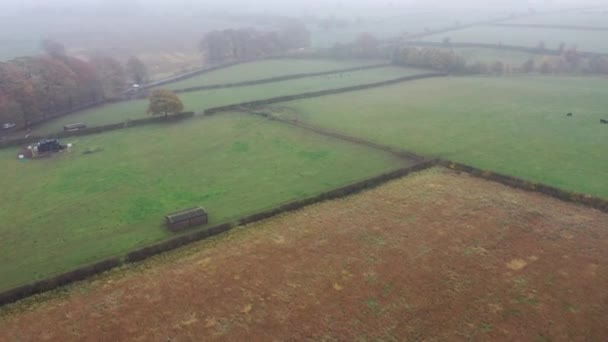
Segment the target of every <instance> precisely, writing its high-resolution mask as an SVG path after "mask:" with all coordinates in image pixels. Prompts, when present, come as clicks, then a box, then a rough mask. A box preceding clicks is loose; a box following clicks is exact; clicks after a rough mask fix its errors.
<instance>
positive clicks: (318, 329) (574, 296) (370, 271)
mask: <svg viewBox="0 0 608 342" xmlns="http://www.w3.org/2000/svg"><path fill="white" fill-rule="evenodd" d="M607 245H608V215H607V214H604V213H601V212H599V211H596V210H591V209H588V208H583V207H580V206H575V205H571V204H567V203H563V202H559V201H557V200H554V199H551V198H548V197H545V196H543V195H539V194H532V193H525V192H522V191H516V190H512V189H510V188H507V187H504V186H502V185H498V184H495V183H491V182H486V181H480V180H478V179H474V178H471V177H469V176H466V175H457V174H455V173H452V172H450V171H447V170H443V169H433V170H430V171H425V172H422V173H420V174H416V175H412V176H410V177H407V178H404V179H402V180H399V181H395V182H391V183H389V184H388V185H386V186H383V187H380V188H377V189H375V190H371V191H368V192H365V193H363V194H360V195H356V196H353V197H349V198H347V199H344V200H338V201H333V202H328V203H323V204H320V205H316V206H312V207H309V208H306V209H305V210H301V211H298V212H295V213H292V214H287V215H284V216H281V217H279V218H276V219H272V220H269V221H267V222H264V223H261V224H255V225H251V226H248V227H245V228H242V229H237V230H235V231H233V232H231V233H229V234H227V235H225V236H221V237H218V238H215V239H212V240H209V241H206V242H202V243H199V244H196V245H194V246H192V247H188V248H186V249H184V250H181V251H178V252H176V253H171V254H168V255H165V256H162V257H159V258H155V259H153V260H151V261H150V262H146V263H143V264H141V265H139V266H136V267H132V268H128V269H125V270H118V271H115V272H112V273H110V274H108V275H105V276H102V277H100V278H97V279H96V280H94V281H91V282H87V283H84V284H80V285H76V286H73V287H70V288H69V289H68V290H67V292H66V291H63V293H55V294H51V295H45V296H44V297H43V298H44V300H43V299H39V300H38V302H39V303H33V301H31V300H30V301H27V302H24V303H21V304H18V305H17V306H13V307H9V308H8V309H5V310H4V311H3V312H0V313H1V314H2V316H0V341H12V340H16V341H41V340H56V341H70V340H84V339H86V340H99V341H112V340H115V341H118V340H130V341H131V340H141V341H168V340H170V341H187V340H207V339H211V338H216V339H223V340H245V339H248V340H298V341H299V340H306V339H312V340H348V341H358V340H360V341H365V340H376V339H381V340H385V341H393V340H394V341H397V340H398V341H402V340H412V341H416V340H431V341H433V340H437V341H445V340H450V341H454V340H493V341H496V340H505V341H577V340H581V341H582V340H586V341H601V340H604V339H605V337H606V336H608V326H606V324H605V321H606V317H608V288H607V287H606V284H608V269H607V267H608V266H606V265H608V249H606V246H607Z"/></svg>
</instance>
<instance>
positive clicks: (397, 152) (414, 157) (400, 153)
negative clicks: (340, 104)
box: [246, 111, 428, 162]
mask: <svg viewBox="0 0 608 342" xmlns="http://www.w3.org/2000/svg"><path fill="white" fill-rule="evenodd" d="M246 113H248V114H252V115H257V116H261V117H264V118H267V119H269V120H273V121H278V122H281V123H284V124H287V125H290V126H295V127H298V128H302V129H306V130H309V131H312V132H315V133H317V134H321V135H324V136H327V137H331V138H335V139H339V140H343V141H346V142H349V143H351V144H357V145H362V146H365V147H369V148H372V149H375V150H379V151H383V152H386V153H389V154H392V155H394V156H396V157H397V158H402V159H407V160H411V161H415V162H423V161H426V160H428V159H427V158H426V157H424V156H421V155H418V154H416V153H413V152H410V151H405V150H402V149H398V148H394V147H391V146H387V145H382V144H378V143H375V142H371V141H368V140H365V139H361V138H358V137H354V136H352V135H347V134H343V133H340V132H337V131H334V130H330V129H327V128H324V127H320V126H316V125H312V124H309V123H304V122H300V121H296V120H290V119H283V118H280V117H277V116H275V115H272V114H269V113H265V112H258V111H249V112H246Z"/></svg>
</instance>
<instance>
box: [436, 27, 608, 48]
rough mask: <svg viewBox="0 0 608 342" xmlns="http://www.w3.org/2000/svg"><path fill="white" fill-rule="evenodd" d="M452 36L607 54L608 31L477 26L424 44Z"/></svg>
mask: <svg viewBox="0 0 608 342" xmlns="http://www.w3.org/2000/svg"><path fill="white" fill-rule="evenodd" d="M445 37H450V38H451V39H452V41H453V42H460V43H487V44H499V43H501V42H502V43H503V44H505V45H517V46H525V47H536V46H538V43H539V42H540V41H544V42H545V46H546V47H547V49H557V48H558V47H559V45H560V43H561V42H564V43H565V44H566V46H567V47H570V46H577V47H578V49H579V51H589V52H598V53H608V39H607V38H608V32H601V31H599V32H596V31H574V30H561V29H545V28H542V29H541V28H526V27H498V26H476V27H471V28H466V29H462V30H458V31H452V32H447V33H442V34H437V35H433V36H428V37H425V38H424V40H425V41H433V42H441V41H442V40H443V39H444V38H445Z"/></svg>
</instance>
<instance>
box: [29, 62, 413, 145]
mask: <svg viewBox="0 0 608 342" xmlns="http://www.w3.org/2000/svg"><path fill="white" fill-rule="evenodd" d="M422 72H424V71H420V70H417V69H408V68H401V67H386V68H381V69H370V70H362V71H356V72H350V73H344V74H337V75H329V76H318V77H310V78H303V79H297V80H291V81H284V82H276V83H268V84H262V85H257V86H251V87H238V88H228V89H216V90H206V91H197V92H189V93H183V94H180V97H181V99H182V101H183V102H184V106H185V110H187V111H196V112H201V111H203V110H204V109H206V108H211V107H216V106H222V105H227V104H231V103H238V102H244V101H253V100H258V99H263V98H269V97H276V96H283V95H292V94H298V93H304V92H310V91H317V90H324V89H333V88H341V87H348V86H353V85H357V84H363V83H373V82H381V81H384V80H388V79H393V78H398V77H402V76H408V75H414V74H417V73H422ZM147 106H148V100H136V101H128V102H119V103H114V104H109V105H106V106H103V107H99V108H94V109H91V110H86V111H82V112H79V113H76V114H72V115H68V116H64V117H61V118H58V119H56V120H52V121H49V122H47V123H45V124H43V125H40V126H38V127H36V128H35V129H34V130H33V134H52V133H55V132H58V131H61V130H62V128H63V126H64V125H66V124H69V123H74V122H81V121H82V122H85V123H86V124H87V125H89V126H99V125H104V124H109V123H115V122H122V121H126V120H127V119H139V118H143V117H146V116H148V114H146V109H147Z"/></svg>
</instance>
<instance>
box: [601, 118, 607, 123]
mask: <svg viewBox="0 0 608 342" xmlns="http://www.w3.org/2000/svg"><path fill="white" fill-rule="evenodd" d="M600 122H601V123H603V124H608V120H604V119H600Z"/></svg>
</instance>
